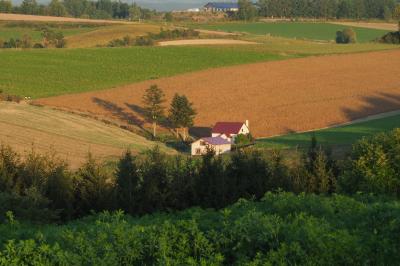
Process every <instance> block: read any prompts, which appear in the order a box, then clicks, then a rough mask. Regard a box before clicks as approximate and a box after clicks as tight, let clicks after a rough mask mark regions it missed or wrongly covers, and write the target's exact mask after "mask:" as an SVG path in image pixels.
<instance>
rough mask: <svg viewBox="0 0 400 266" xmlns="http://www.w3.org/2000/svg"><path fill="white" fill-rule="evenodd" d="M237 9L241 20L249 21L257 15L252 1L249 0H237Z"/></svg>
mask: <svg viewBox="0 0 400 266" xmlns="http://www.w3.org/2000/svg"><path fill="white" fill-rule="evenodd" d="M238 5H239V11H238V14H237V16H238V18H239V19H241V20H245V21H249V20H253V19H254V18H255V17H256V15H257V9H256V8H255V6H254V5H253V2H252V1H250V0H239V1H238Z"/></svg>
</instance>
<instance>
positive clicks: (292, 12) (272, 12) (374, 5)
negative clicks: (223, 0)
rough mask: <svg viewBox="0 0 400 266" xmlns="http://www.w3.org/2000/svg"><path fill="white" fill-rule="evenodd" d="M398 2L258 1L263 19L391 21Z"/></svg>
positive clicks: (399, 2)
mask: <svg viewBox="0 0 400 266" xmlns="http://www.w3.org/2000/svg"><path fill="white" fill-rule="evenodd" d="M399 4H400V1H398V0H259V1H258V6H259V14H260V16H264V17H272V16H274V17H306V18H339V19H340V18H353V19H373V18H377V19H391V18H392V16H393V15H394V14H395V10H396V7H398V5H399Z"/></svg>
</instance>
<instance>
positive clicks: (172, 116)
mask: <svg viewBox="0 0 400 266" xmlns="http://www.w3.org/2000/svg"><path fill="white" fill-rule="evenodd" d="M195 115H196V111H195V110H194V109H193V103H191V102H189V100H188V99H187V98H186V96H185V95H182V96H181V95H179V94H175V95H174V98H173V99H172V102H171V107H170V109H169V116H168V118H169V121H170V122H171V123H172V125H173V127H174V128H175V131H176V134H177V136H178V134H179V132H178V129H179V128H182V129H183V130H182V131H183V139H184V140H186V138H187V135H188V134H187V131H188V128H189V127H191V126H193V120H194V117H195Z"/></svg>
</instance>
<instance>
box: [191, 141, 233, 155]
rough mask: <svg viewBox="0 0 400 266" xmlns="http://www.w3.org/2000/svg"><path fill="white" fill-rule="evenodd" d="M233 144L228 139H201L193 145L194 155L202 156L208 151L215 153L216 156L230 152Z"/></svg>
mask: <svg viewBox="0 0 400 266" xmlns="http://www.w3.org/2000/svg"><path fill="white" fill-rule="evenodd" d="M231 148H232V144H231V142H230V141H228V140H227V139H224V138H222V137H220V136H217V137H208V138H201V139H199V140H197V141H195V142H193V143H192V155H202V154H205V153H206V152H207V149H212V150H214V151H215V154H216V155H220V154H223V153H227V152H230V151H231Z"/></svg>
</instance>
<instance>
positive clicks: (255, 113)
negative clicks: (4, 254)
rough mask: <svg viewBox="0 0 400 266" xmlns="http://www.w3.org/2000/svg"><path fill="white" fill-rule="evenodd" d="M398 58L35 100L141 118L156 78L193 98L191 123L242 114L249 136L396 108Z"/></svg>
mask: <svg viewBox="0 0 400 266" xmlns="http://www.w3.org/2000/svg"><path fill="white" fill-rule="evenodd" d="M399 57H400V50H398V49H397V50H391V51H382V52H371V53H359V54H350V55H334V56H321V57H308V58H297V59H290V60H284V61H276V62H263V63H256V64H248V65H241V66H232V67H224V68H219V69H211V70H204V71H199V72H195V73H189V74H184V75H178V76H174V77H169V78H161V79H157V80H148V81H144V82H140V83H135V84H131V85H127V86H122V87H119V88H115V89H109V90H103V91H96V92H88V93H81V94H75V95H65V96H59V97H54V98H48V99H40V100H38V102H39V103H41V104H44V105H50V106H56V107H60V108H66V109H72V110H79V111H83V112H88V113H91V114H92V115H95V116H96V115H99V116H109V117H113V118H118V114H117V115H116V114H115V112H113V109H118V110H119V109H121V110H123V111H124V112H128V113H132V114H133V115H135V116H139V117H140V106H141V98H142V95H143V93H144V90H145V89H146V88H148V87H149V86H150V85H152V84H157V85H159V86H160V87H161V88H162V89H163V90H164V91H165V93H166V96H167V98H168V99H171V98H172V96H173V94H174V93H180V94H185V95H187V96H188V98H189V99H190V100H191V101H193V102H194V106H195V108H196V109H197V112H198V115H197V118H196V121H195V124H196V126H199V127H210V126H212V125H213V124H214V123H215V122H217V121H224V120H226V121H235V120H237V121H244V120H246V119H248V120H250V128H251V131H252V133H253V135H254V136H255V137H268V136H274V135H278V134H286V133H290V132H298V131H306V130H312V129H316V128H324V127H329V126H334V125H337V124H341V123H345V122H348V121H352V120H355V119H359V118H363V117H366V116H368V115H374V114H379V113H383V112H389V111H393V110H398V109H399V108H400V80H399V78H398V77H399V76H400V61H399V60H398V58H399ZM244 77H245V78H244ZM288 77H289V78H288ZM210 88H211V90H210ZM105 103H106V104H105ZM110 105H111V106H113V108H109V106H110ZM115 107H117V108H115Z"/></svg>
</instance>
